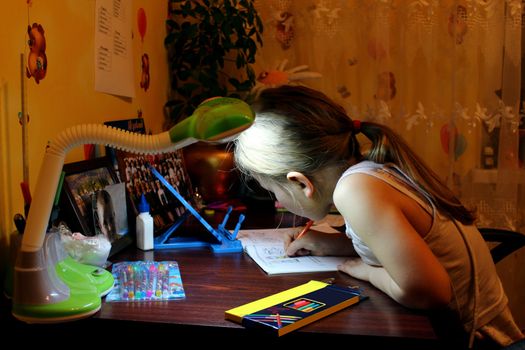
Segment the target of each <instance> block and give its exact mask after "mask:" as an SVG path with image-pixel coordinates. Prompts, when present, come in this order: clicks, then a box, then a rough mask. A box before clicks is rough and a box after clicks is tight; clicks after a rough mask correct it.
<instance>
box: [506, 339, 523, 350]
mask: <svg viewBox="0 0 525 350" xmlns="http://www.w3.org/2000/svg"><path fill="white" fill-rule="evenodd" d="M501 350H525V339H521V340H518V341H517V342H515V343H512V344H510V345H508V346H506V347H504V348H502V349H501Z"/></svg>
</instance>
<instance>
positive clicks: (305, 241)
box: [284, 230, 355, 256]
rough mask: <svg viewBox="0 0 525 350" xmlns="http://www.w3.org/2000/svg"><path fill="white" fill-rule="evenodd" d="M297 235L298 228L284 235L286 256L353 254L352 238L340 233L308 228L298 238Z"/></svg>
mask: <svg viewBox="0 0 525 350" xmlns="http://www.w3.org/2000/svg"><path fill="white" fill-rule="evenodd" d="M298 235H299V230H298V231H297V232H290V233H287V234H286V235H285V237H284V249H285V251H286V254H287V255H288V256H303V255H319V256H322V255H338V256H350V255H355V251H354V247H353V245H352V240H351V239H349V238H348V237H346V235H344V234H342V233H326V232H319V231H315V230H309V231H308V232H306V234H304V235H303V236H302V237H301V238H299V239H297V236H298Z"/></svg>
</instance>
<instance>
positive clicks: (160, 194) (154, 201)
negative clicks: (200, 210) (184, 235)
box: [115, 150, 194, 235]
mask: <svg viewBox="0 0 525 350" xmlns="http://www.w3.org/2000/svg"><path fill="white" fill-rule="evenodd" d="M115 155H116V159H117V164H118V169H119V173H120V178H121V180H122V182H124V183H125V184H126V195H127V197H128V198H130V201H129V203H130V206H131V212H133V213H134V215H138V214H139V213H138V209H137V208H138V203H139V202H140V197H141V195H143V194H144V196H145V197H146V201H147V202H148V204H149V206H150V214H151V216H152V217H153V225H154V233H155V235H158V234H161V233H163V232H164V231H165V230H166V229H168V228H169V227H171V226H172V225H173V224H174V223H175V222H176V221H177V220H178V218H180V217H181V216H182V215H183V214H184V213H185V212H186V210H187V209H186V207H185V206H184V205H183V204H182V203H181V202H180V201H179V200H178V199H177V198H175V196H173V195H172V194H171V193H169V192H168V191H167V190H166V189H165V188H164V186H163V185H162V184H161V183H160V181H159V180H158V179H157V178H156V177H155V176H154V175H153V174H152V173H151V171H150V169H149V168H148V165H151V166H152V167H154V168H155V169H156V170H157V171H158V172H159V173H160V174H161V175H163V176H164V178H165V179H166V181H168V182H169V183H170V184H171V185H172V186H173V187H174V188H175V189H176V190H177V191H178V192H179V193H180V194H181V196H182V197H184V199H186V200H187V201H188V202H189V203H190V204H192V206H193V204H194V200H193V190H192V186H191V181H190V177H189V175H188V172H187V169H186V165H185V162H184V157H183V153H182V151H181V150H177V151H174V152H169V153H161V154H156V155H141V154H136V153H130V152H125V151H121V150H117V151H116V153H115Z"/></svg>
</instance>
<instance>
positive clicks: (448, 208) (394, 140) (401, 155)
mask: <svg viewBox="0 0 525 350" xmlns="http://www.w3.org/2000/svg"><path fill="white" fill-rule="evenodd" d="M360 131H361V133H362V134H363V135H365V136H366V137H367V138H368V139H369V140H370V141H371V142H372V147H371V149H370V150H369V151H368V153H367V154H365V155H364V159H366V160H370V161H373V162H375V163H380V164H386V163H392V164H395V165H396V166H397V167H398V168H400V169H401V170H402V171H403V172H404V173H405V174H407V175H408V176H409V177H410V178H412V179H413V180H414V181H415V182H416V184H417V185H418V186H420V187H421V188H422V189H423V190H424V191H426V192H427V194H428V195H429V196H430V198H432V199H433V200H434V202H435V204H436V206H437V208H438V209H441V210H442V211H445V212H447V213H449V214H450V215H451V216H452V217H454V218H455V219H456V220H458V221H460V222H461V223H463V224H465V225H470V224H473V223H474V221H475V220H476V216H475V213H474V212H473V211H471V210H469V209H467V208H465V206H463V205H462V204H461V202H460V201H459V199H458V198H457V197H456V196H455V195H454V193H453V192H452V191H451V190H450V189H449V188H448V186H447V185H446V184H445V183H444V182H443V181H442V180H441V179H440V178H439V176H438V175H437V174H436V173H435V172H434V171H432V170H431V169H430V168H429V167H428V166H427V165H426V164H425V162H424V161H423V160H422V159H421V158H420V157H419V156H418V155H417V154H416V153H415V152H414V151H412V149H411V148H410V147H409V146H408V145H407V144H406V142H405V141H404V140H403V139H402V138H401V137H400V136H399V135H398V134H396V133H395V132H394V131H393V130H392V129H390V128H388V127H387V126H384V125H381V124H377V123H373V122H361V129H360Z"/></svg>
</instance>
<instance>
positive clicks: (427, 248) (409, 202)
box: [235, 86, 523, 345]
mask: <svg viewBox="0 0 525 350" xmlns="http://www.w3.org/2000/svg"><path fill="white" fill-rule="evenodd" d="M254 109H255V111H256V113H257V115H256V119H255V123H254V124H253V125H252V126H251V127H250V128H249V129H247V130H246V131H244V132H243V133H241V134H240V135H239V137H238V138H237V140H236V141H235V160H236V163H237V166H238V168H239V169H240V170H241V171H242V172H243V173H244V174H246V175H248V176H251V177H253V178H255V179H256V180H257V181H258V182H259V183H260V184H261V186H262V187H263V188H265V189H267V190H269V191H271V192H273V193H274V194H275V196H276V198H277V200H279V202H281V203H282V204H283V205H284V206H285V207H286V208H287V209H288V210H290V211H291V212H293V213H295V214H297V215H300V216H304V217H308V218H310V219H312V220H320V219H322V218H323V217H324V216H326V215H327V214H328V212H329V210H330V208H331V206H332V205H335V207H336V208H337V210H338V211H339V212H340V214H341V215H342V216H343V218H344V219H345V223H346V235H344V234H340V235H338V234H323V233H320V232H316V231H313V230H311V231H309V232H308V233H307V234H306V235H304V236H302V237H301V238H299V239H296V236H297V234H295V235H294V236H293V237H292V236H290V237H287V238H286V244H285V245H286V252H287V254H288V255H304V254H313V255H345V256H349V257H350V258H349V259H348V260H347V261H346V262H345V263H344V264H343V265H341V266H340V267H339V269H340V270H341V271H342V272H345V273H347V274H349V275H350V276H352V277H355V278H358V279H362V280H365V281H369V282H370V283H371V284H373V285H374V286H375V287H377V288H379V289H380V290H382V291H383V292H385V293H386V294H388V295H389V296H390V297H392V298H393V299H394V300H396V301H397V302H399V303H400V304H402V305H405V306H407V307H410V308H417V309H429V310H430V309H439V308H443V307H445V306H446V307H447V308H448V309H449V310H452V311H453V313H454V314H455V315H456V316H457V317H458V319H459V320H460V321H461V323H462V325H463V328H464V330H465V331H466V332H467V333H468V334H469V335H470V341H469V344H470V345H472V342H473V339H474V335H477V336H478V338H482V337H484V338H488V339H492V340H494V341H495V342H496V343H498V344H500V345H507V344H510V343H512V342H514V341H516V340H518V339H521V338H523V334H522V333H521V331H520V330H519V328H518V327H517V326H516V324H515V322H514V320H513V318H512V315H511V313H510V311H509V308H508V306H507V297H506V295H505V293H504V291H503V288H502V286H501V283H500V280H499V278H498V276H497V274H496V269H495V267H494V263H493V261H492V258H491V255H490V252H489V250H488V247H487V245H486V243H485V241H484V240H483V238H482V237H481V235H480V233H479V231H478V230H477V229H476V227H475V226H474V220H475V216H474V213H473V212H471V211H469V210H468V209H466V208H465V207H464V206H463V205H462V204H461V203H460V202H459V200H458V199H457V198H456V197H455V196H454V194H453V193H452V192H451V191H450V190H449V189H448V188H447V186H446V185H445V184H444V183H443V182H441V181H440V179H439V178H438V176H437V175H436V174H435V173H433V172H432V171H431V170H430V169H429V168H428V167H426V166H425V165H424V163H423V162H422V161H421V159H420V158H419V157H418V156H417V155H416V154H415V153H414V152H413V151H411V150H410V149H409V147H408V146H407V144H406V143H405V142H404V141H403V140H402V139H401V138H400V137H399V136H398V135H396V134H395V133H394V132H393V131H392V130H391V129H389V128H387V127H385V126H382V125H379V124H376V123H372V122H359V121H357V120H354V121H352V120H351V119H350V118H349V117H348V116H347V115H346V113H345V111H344V109H343V108H342V107H340V106H338V105H337V104H335V103H334V102H332V101H331V100H330V99H329V98H328V97H327V96H325V95H324V94H322V93H320V92H317V91H314V90H311V89H309V88H305V87H296V86H295V87H294V86H282V87H279V88H274V89H267V90H265V91H263V92H262V93H261V95H260V98H259V100H258V101H257V103H256V104H255V105H254ZM359 133H362V134H363V135H364V136H365V137H366V138H368V139H369V140H370V141H371V147H370V149H369V150H368V151H367V152H366V153H365V152H361V147H360V144H359V142H358V141H357V138H356V135H357V134H359Z"/></svg>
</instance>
